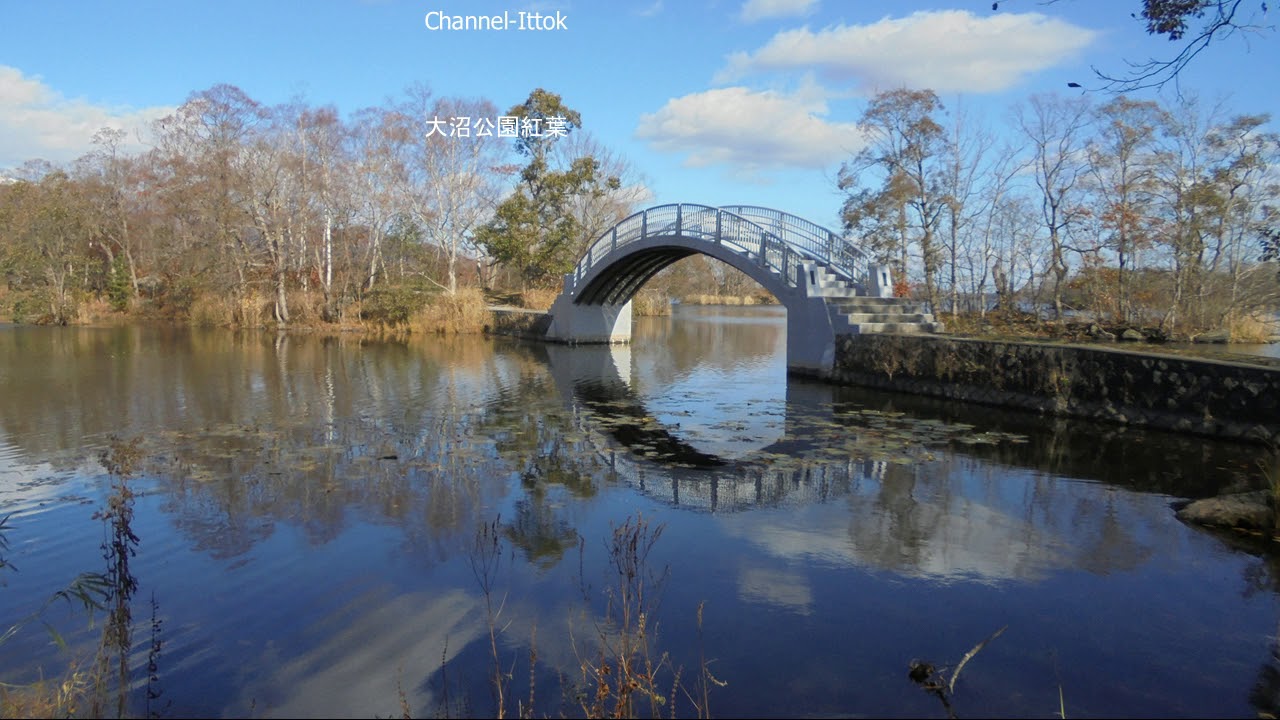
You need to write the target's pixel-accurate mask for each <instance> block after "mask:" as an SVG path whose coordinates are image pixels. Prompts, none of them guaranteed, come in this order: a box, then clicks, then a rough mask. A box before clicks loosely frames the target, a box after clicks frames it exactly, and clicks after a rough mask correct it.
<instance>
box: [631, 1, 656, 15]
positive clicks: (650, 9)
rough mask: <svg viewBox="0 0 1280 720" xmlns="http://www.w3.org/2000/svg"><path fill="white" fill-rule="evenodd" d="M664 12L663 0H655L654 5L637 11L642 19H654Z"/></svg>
mask: <svg viewBox="0 0 1280 720" xmlns="http://www.w3.org/2000/svg"><path fill="white" fill-rule="evenodd" d="M661 12H662V0H654V2H653V4H652V5H650V6H648V7H645V8H641V9H639V10H637V11H636V14H637V15H639V16H640V17H653V16H655V15H658V14H659V13H661Z"/></svg>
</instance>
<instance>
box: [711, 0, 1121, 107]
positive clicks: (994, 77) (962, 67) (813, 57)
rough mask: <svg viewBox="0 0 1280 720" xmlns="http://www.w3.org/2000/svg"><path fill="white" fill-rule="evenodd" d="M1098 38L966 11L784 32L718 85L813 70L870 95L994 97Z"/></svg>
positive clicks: (1070, 28) (1033, 17) (1073, 28)
mask: <svg viewBox="0 0 1280 720" xmlns="http://www.w3.org/2000/svg"><path fill="white" fill-rule="evenodd" d="M1096 37H1097V33H1096V32H1095V31H1093V30H1089V29H1087V28H1083V27H1079V26H1077V25H1072V24H1071V23H1069V22H1066V21H1064V20H1059V19H1056V18H1050V17H1047V16H1044V15H1040V14H1038V13H1021V14H1014V13H1000V14H996V15H991V16H987V17H978V16H975V15H973V14H972V13H970V12H967V11H962V10H945V11H929V12H917V13H913V14H912V15H910V16H908V17H905V18H897V19H894V18H885V19H883V20H880V21H879V22H876V23H873V24H870V25H843V24H841V25H835V26H831V27H828V28H825V29H823V30H820V31H817V32H814V31H812V30H810V29H809V28H808V27H803V28H799V29H795V30H787V31H784V32H780V33H778V34H777V35H775V36H774V37H773V39H771V40H770V41H769V42H768V43H767V44H765V46H764V47H762V48H760V49H759V50H756V51H755V52H753V53H746V52H739V53H734V54H733V55H731V56H729V63H728V67H727V68H725V70H723V71H722V72H721V73H720V74H719V75H718V77H717V82H733V81H735V80H737V79H738V78H741V77H743V76H745V75H747V74H751V73H758V72H772V71H794V70H816V71H817V72H818V73H819V74H820V75H821V76H822V77H824V78H825V79H827V80H829V81H833V82H840V83H847V84H850V85H857V86H860V88H861V89H863V90H866V91H876V90H881V89H887V88H896V87H903V86H906V87H912V88H929V89H932V90H934V91H937V92H939V93H943V92H975V93H980V92H996V91H999V90H1004V89H1006V88H1009V87H1011V86H1013V85H1015V84H1017V83H1018V82H1019V81H1021V80H1022V79H1023V78H1024V77H1026V76H1027V75H1029V74H1031V73H1034V72H1037V71H1039V70H1043V69H1045V68H1048V67H1052V66H1054V65H1057V64H1059V63H1062V62H1064V61H1066V60H1068V59H1070V58H1071V57H1073V56H1075V55H1076V54H1077V53H1079V52H1080V51H1081V50H1082V49H1083V48H1084V47H1086V46H1087V45H1089V44H1090V43H1091V42H1093V40H1094V38H1096Z"/></svg>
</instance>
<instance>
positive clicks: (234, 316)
mask: <svg viewBox="0 0 1280 720" xmlns="http://www.w3.org/2000/svg"><path fill="white" fill-rule="evenodd" d="M271 305H272V303H271V299H270V298H268V297H266V296H265V295H262V294H261V293H248V294H245V295H242V296H240V297H236V296H234V295H230V294H226V295H223V294H218V293H200V294H199V295H196V297H195V298H194V299H193V300H192V301H191V306H190V308H189V309H188V310H187V319H188V322H190V323H191V324H192V325H196V326H199V327H242V328H259V327H263V326H265V325H266V324H267V320H268V319H270V318H271Z"/></svg>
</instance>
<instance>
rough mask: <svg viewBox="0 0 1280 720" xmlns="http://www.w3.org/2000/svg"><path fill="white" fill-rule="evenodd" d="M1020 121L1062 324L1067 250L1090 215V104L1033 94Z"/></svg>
mask: <svg viewBox="0 0 1280 720" xmlns="http://www.w3.org/2000/svg"><path fill="white" fill-rule="evenodd" d="M1014 117H1015V122H1016V123H1017V125H1018V128H1019V130H1021V131H1022V133H1023V135H1024V136H1025V137H1026V139H1027V141H1028V142H1029V144H1030V145H1029V147H1030V151H1031V158H1032V169H1033V173H1034V178H1035V185H1036V188H1037V189H1038V190H1039V193H1038V196H1039V205H1040V219H1041V227H1042V228H1043V229H1044V231H1045V232H1046V234H1047V239H1048V241H1049V272H1050V273H1051V274H1052V292H1053V311H1054V318H1055V319H1058V320H1061V319H1062V289H1063V283H1064V282H1065V281H1066V279H1067V276H1068V275H1069V274H1070V271H1071V266H1070V264H1069V262H1068V257H1067V252H1068V251H1070V250H1074V249H1075V248H1072V247H1070V246H1069V245H1068V240H1069V236H1068V231H1069V230H1070V229H1071V227H1072V226H1073V225H1074V224H1075V223H1077V222H1079V221H1080V219H1081V218H1082V217H1083V215H1084V214H1085V213H1086V212H1087V210H1086V208H1085V207H1084V205H1083V204H1082V203H1083V199H1082V198H1081V197H1080V187H1079V185H1080V183H1079V181H1080V178H1081V176H1082V175H1083V174H1084V173H1085V172H1086V169H1087V158H1086V156H1085V153H1084V144H1085V140H1086V139H1087V138H1086V132H1087V130H1088V127H1089V122H1090V113H1089V103H1088V101H1087V100H1085V99H1084V98H1073V99H1064V98H1062V97H1061V96H1059V95H1056V94H1050V95H1033V96H1032V97H1031V98H1030V99H1029V100H1028V101H1027V103H1026V105H1025V106H1024V105H1018V106H1016V108H1015V111H1014Z"/></svg>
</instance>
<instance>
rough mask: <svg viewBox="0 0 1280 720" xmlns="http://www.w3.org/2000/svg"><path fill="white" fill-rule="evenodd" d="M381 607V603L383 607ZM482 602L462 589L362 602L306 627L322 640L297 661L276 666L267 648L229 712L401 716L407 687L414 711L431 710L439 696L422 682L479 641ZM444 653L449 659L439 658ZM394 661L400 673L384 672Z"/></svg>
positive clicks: (426, 711) (296, 658)
mask: <svg viewBox="0 0 1280 720" xmlns="http://www.w3.org/2000/svg"><path fill="white" fill-rule="evenodd" d="M379 603H381V604H379ZM480 607H482V603H481V602H480V601H479V600H477V599H476V598H474V597H471V596H469V595H467V594H466V593H464V592H462V591H460V590H452V591H449V592H446V593H443V594H440V595H436V594H428V593H413V594H407V595H401V596H398V597H395V598H391V599H389V600H385V601H384V600H383V599H382V598H379V597H368V596H365V597H362V598H359V599H358V601H357V602H353V603H351V604H350V605H349V606H347V607H344V608H340V609H339V610H338V611H337V612H336V613H334V614H333V615H332V616H330V617H327V618H325V619H323V620H322V621H320V622H318V623H316V624H315V625H313V626H311V627H310V628H308V632H309V633H314V634H316V635H320V636H322V637H321V638H319V639H318V644H317V645H316V646H315V647H314V648H313V649H312V650H311V651H310V652H307V653H305V654H303V655H301V656H299V657H295V658H292V659H287V660H285V661H284V662H283V664H277V663H276V658H275V657H273V655H274V654H275V651H274V650H273V649H272V648H268V649H267V651H266V653H265V657H263V658H262V659H261V667H260V668H258V670H257V676H258V679H257V682H256V683H253V684H251V685H249V686H248V687H246V688H245V689H244V691H243V696H242V697H241V699H240V700H239V702H238V703H236V704H235V706H229V707H228V708H227V711H228V712H229V713H231V714H243V713H244V711H245V710H246V709H250V708H256V709H257V711H258V712H262V713H263V714H265V715H266V716H268V717H283V718H293V717H333V718H336V717H371V716H375V715H376V716H381V717H389V716H390V714H399V713H398V709H399V708H398V706H399V702H400V691H401V689H403V691H404V693H405V698H406V700H407V701H408V703H409V707H410V709H411V710H412V711H413V712H414V713H416V714H419V715H421V714H427V713H433V712H435V711H436V710H437V708H436V705H437V703H438V702H439V699H438V698H436V697H434V696H433V693H432V692H431V691H430V690H429V689H428V688H426V687H424V684H425V683H424V681H423V679H424V678H425V677H426V676H427V675H429V674H430V673H432V672H434V671H435V670H436V669H438V668H439V667H440V663H441V662H442V659H443V660H444V661H448V660H449V659H451V658H453V657H455V656H456V655H457V654H458V653H459V652H460V651H461V650H462V649H463V648H465V647H467V645H469V644H470V643H471V642H473V641H475V640H477V639H478V638H480V637H481V636H482V634H483V631H484V626H483V618H482V617H481V615H480V614H479V613H478V612H477V608H480ZM446 648H447V651H448V655H447V657H446V656H442V652H443V651H445V649H446ZM390 661H394V662H395V663H396V665H397V666H398V667H399V668H400V669H401V672H400V673H390V672H388V671H387V665H388V662H390Z"/></svg>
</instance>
